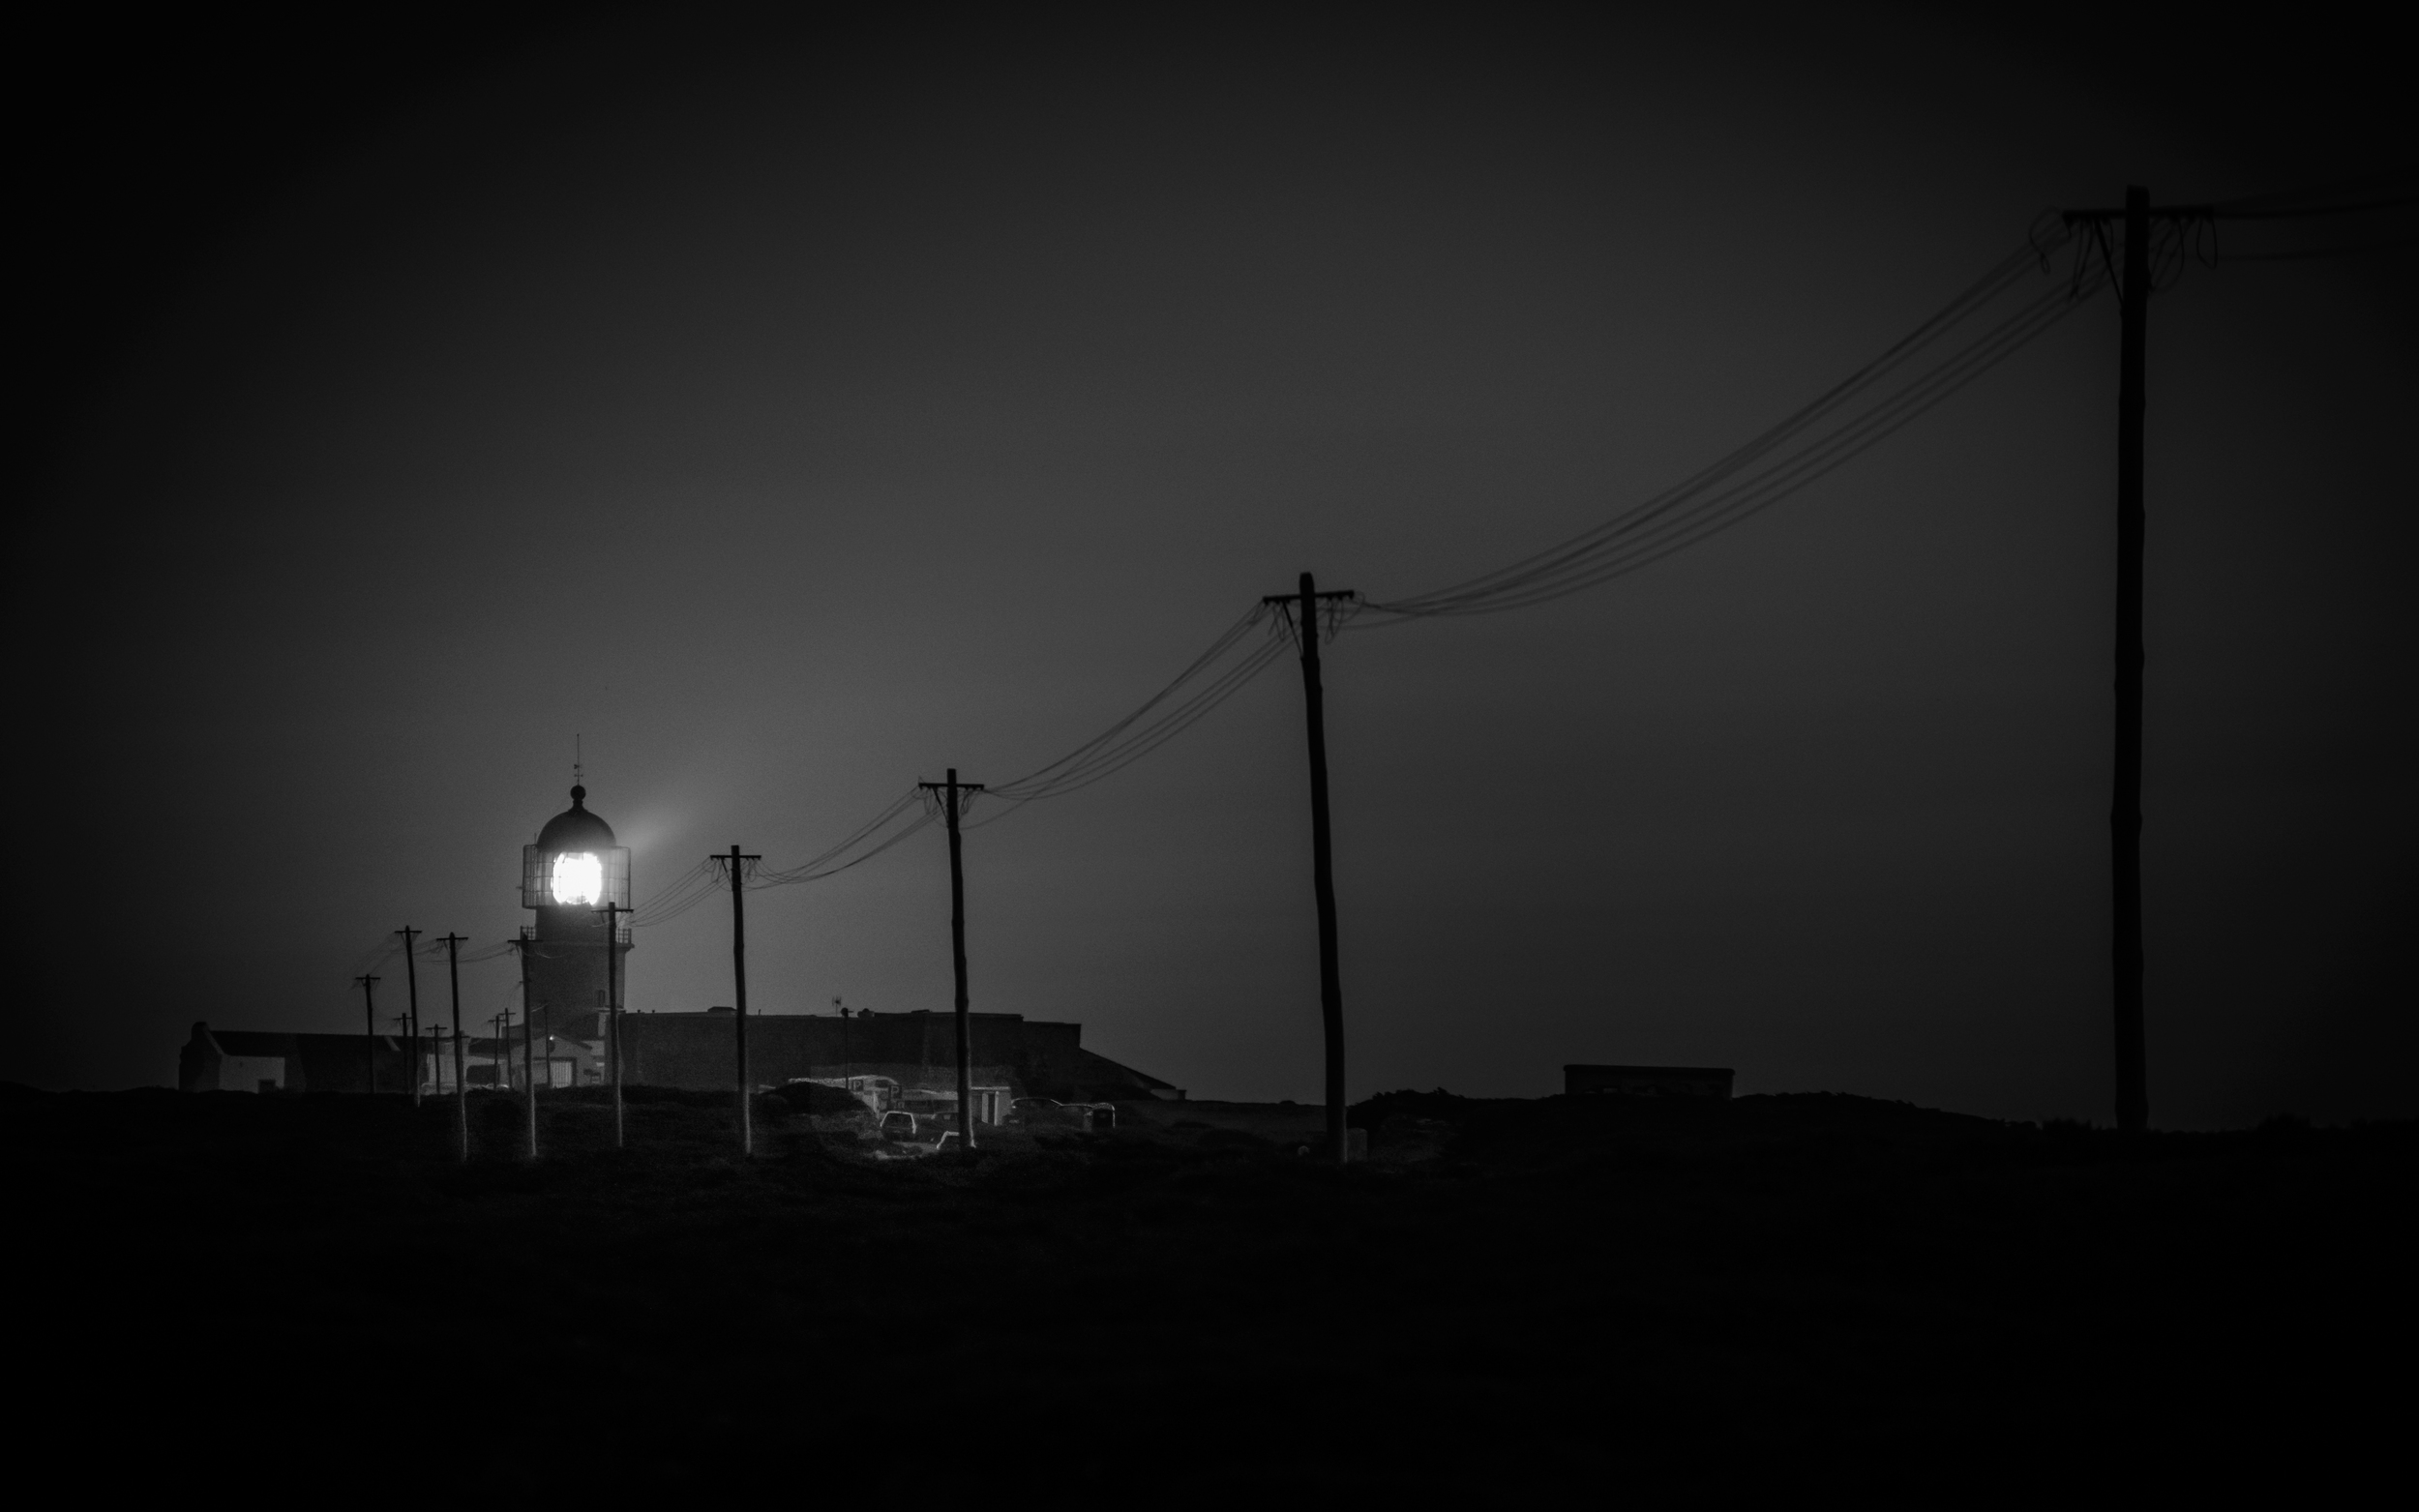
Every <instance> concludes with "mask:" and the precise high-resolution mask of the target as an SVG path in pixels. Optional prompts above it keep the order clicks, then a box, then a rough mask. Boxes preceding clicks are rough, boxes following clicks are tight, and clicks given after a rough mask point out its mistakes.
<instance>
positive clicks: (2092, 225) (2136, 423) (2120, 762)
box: [2064, 184, 2212, 1134]
mask: <svg viewBox="0 0 2419 1512" xmlns="http://www.w3.org/2000/svg"><path fill="white" fill-rule="evenodd" d="M2211 214H2212V212H2211V208H2210V207H2209V206H2207V205H2169V206H2164V207H2157V208H2154V207H2153V206H2152V205H2151V203H2150V191H2148V190H2146V189H2144V188H2142V187H2141V186H2140V185H2138V184H2135V185H2128V186H2127V187H2126V191H2125V208H2124V209H2122V210H2070V211H2067V212H2066V214H2065V217H2064V219H2065V222H2066V223H2067V224H2068V225H2070V226H2073V225H2081V226H2086V227H2088V228H2089V233H2090V236H2091V239H2092V243H2093V245H2094V246H2095V247H2096V248H2097V249H2098V251H2099V252H2100V254H2101V255H2102V256H2103V257H2104V258H2107V259H2108V260H2109V261H2111V262H2115V261H2117V258H2116V257H2115V256H2112V255H2111V250H2110V248H2109V246H2108V230H2109V227H2111V226H2118V225H2121V226H2122V227H2123V228H2124V246H2123V248H2122V249H2121V256H2122V271H2121V272H2119V273H2118V274H2117V301H2118V304H2119V307H2120V314H2121V319H2122V331H2123V338H2122V343H2121V350H2120V353H2119V355H2118V358H2117V520H2116V526H2117V531H2116V534H2117V584H2116V742H2115V744H2116V752H2115V756H2116V761H2115V772H2114V775H2113V778H2112V780H2111V782H2110V789H2111V791H2110V795H2109V799H2108V883H2109V887H2108V892H2109V899H2108V902H2109V912H2110V926H2111V928H2110V931H2109V934H2110V939H2109V951H2108V967H2109V975H2110V978H2111V985H2112V987H2113V989H2114V993H2113V995H2114V997H2115V1006H2116V1024H2115V1027H2116V1119H2117V1127H2118V1128H2120V1129H2123V1130H2125V1131H2126V1132H2128V1133H2132V1134H2138V1133H2140V1132H2142V1131H2143V1130H2145V1129H2147V1128H2148V1127H2149V1126H2150V1082H2149V1052H2148V1050H2147V1048H2146V1043H2145V1036H2144V1031H2143V1025H2142V667H2143V663H2144V661H2145V659H2146V658H2145V654H2144V652H2143V648H2142V543H2143V537H2144V534H2145V516H2144V513H2143V509H2142V417H2143V415H2144V413H2145V412H2146V411H2147V409H2148V405H2149V400H2148V397H2147V382H2146V378H2147V374H2146V371H2145V370H2146V368H2147V358H2148V353H2149V346H2150V223H2151V222H2153V221H2165V222H2194V221H2205V220H2208V219H2210V218H2211Z"/></svg>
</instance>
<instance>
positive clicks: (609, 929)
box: [596, 903, 631, 1149]
mask: <svg viewBox="0 0 2419 1512" xmlns="http://www.w3.org/2000/svg"><path fill="white" fill-rule="evenodd" d="M596 911H597V912H599V913H601V914H603V915H605V1022H606V1024H607V1028H606V1038H605V1056H606V1064H607V1066H608V1067H609V1068H610V1069H611V1070H612V1081H613V1148H615V1149H619V1148H621V1146H622V1129H621V980H620V972H619V971H617V970H616V969H615V963H616V962H617V961H618V960H619V959H620V956H621V951H620V949H619V936H620V934H621V916H622V915H623V914H625V913H628V912H630V911H631V910H630V909H628V908H625V907H623V906H622V905H621V904H617V903H609V904H606V905H605V906H604V907H602V908H599V909H597V910H596Z"/></svg>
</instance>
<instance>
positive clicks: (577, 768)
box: [571, 733, 587, 787]
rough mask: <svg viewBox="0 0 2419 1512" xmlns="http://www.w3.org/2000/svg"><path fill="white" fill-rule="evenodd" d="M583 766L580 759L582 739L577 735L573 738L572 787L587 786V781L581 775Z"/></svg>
mask: <svg viewBox="0 0 2419 1512" xmlns="http://www.w3.org/2000/svg"><path fill="white" fill-rule="evenodd" d="M583 764H584V763H582V761H581V759H580V737H579V735H578V734H576V733H575V734H573V736H572V737H571V786H574V787H584V786H587V779H586V778H584V777H582V776H581V775H580V774H581V767H582V765H583Z"/></svg>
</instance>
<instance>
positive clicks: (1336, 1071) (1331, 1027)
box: [1260, 573, 1354, 1166]
mask: <svg viewBox="0 0 2419 1512" xmlns="http://www.w3.org/2000/svg"><path fill="white" fill-rule="evenodd" d="M1352 597H1354V594H1353V591H1352V590H1351V589H1350V588H1344V589H1339V590H1337V591H1335V592H1331V593H1321V592H1320V591H1319V587H1318V584H1317V583H1316V582H1315V581H1313V580H1312V578H1311V576H1310V575H1309V574H1308V573H1304V574H1302V575H1301V585H1300V586H1299V588H1298V589H1296V590H1295V591H1294V592H1292V593H1275V594H1270V595H1269V596H1268V597H1267V598H1264V599H1262V600H1261V601H1260V602H1261V603H1263V604H1273V605H1276V606H1278V607H1279V608H1282V609H1284V610H1286V611H1287V612H1288V613H1290V614H1291V615H1292V616H1293V618H1294V622H1295V623H1294V638H1295V639H1296V640H1298V641H1299V642H1300V643H1301V691H1302V702H1303V708H1304V717H1305V718H1306V719H1307V720H1308V722H1309V726H1310V885H1311V889H1312V891H1313V892H1314V893H1316V894H1317V896H1318V901H1319V1019H1320V1023H1321V1025H1322V1026H1323V1027H1324V1028H1325V1029H1326V1031H1327V1049H1328V1076H1327V1098H1328V1144H1329V1148H1330V1150H1332V1152H1333V1153H1334V1156H1335V1163H1336V1164H1337V1165H1339V1166H1340V1165H1343V1164H1344V1162H1345V1159H1346V1149H1347V1143H1346V1136H1345V1133H1344V976H1343V968H1342V966H1341V965H1339V964H1338V963H1337V961H1336V951H1335V853H1334V849H1333V846H1332V845H1331V843H1330V842H1329V838H1328V722H1327V694H1326V691H1325V690H1324V689H1323V688H1322V687H1321V686H1320V683H1319V605H1320V603H1321V601H1323V600H1340V599H1349V598H1352Z"/></svg>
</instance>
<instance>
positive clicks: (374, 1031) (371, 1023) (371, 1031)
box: [353, 976, 378, 1097]
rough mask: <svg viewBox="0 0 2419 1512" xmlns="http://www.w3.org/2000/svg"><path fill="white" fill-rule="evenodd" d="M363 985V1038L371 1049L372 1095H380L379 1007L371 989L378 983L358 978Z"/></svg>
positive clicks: (357, 980)
mask: <svg viewBox="0 0 2419 1512" xmlns="http://www.w3.org/2000/svg"><path fill="white" fill-rule="evenodd" d="M353 980H354V981H356V982H359V983H360V984H361V1015H362V1021H363V1023H362V1038H363V1042H364V1043H365V1044H367V1045H368V1046H369V1047H370V1095H371V1096H373V1097H375V1096H377V1095H378V1005H377V1003H376V1001H375V1000H374V999H373V997H372V995H371V992H370V989H371V988H372V987H373V985H374V984H375V983H376V982H377V978H376V977H373V976H357V977H354V978H353Z"/></svg>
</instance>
